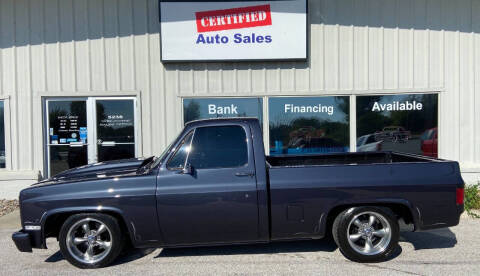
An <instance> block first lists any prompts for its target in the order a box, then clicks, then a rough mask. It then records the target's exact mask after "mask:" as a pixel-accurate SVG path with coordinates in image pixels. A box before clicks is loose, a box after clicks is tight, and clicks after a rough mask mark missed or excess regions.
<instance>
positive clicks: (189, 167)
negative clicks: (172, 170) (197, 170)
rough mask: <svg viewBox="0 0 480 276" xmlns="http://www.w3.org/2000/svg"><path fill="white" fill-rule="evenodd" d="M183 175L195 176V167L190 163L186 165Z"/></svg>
mask: <svg viewBox="0 0 480 276" xmlns="http://www.w3.org/2000/svg"><path fill="white" fill-rule="evenodd" d="M182 174H189V175H193V167H192V165H190V163H187V164H185V166H184V167H183V170H182Z"/></svg>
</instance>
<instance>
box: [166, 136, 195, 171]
mask: <svg viewBox="0 0 480 276" xmlns="http://www.w3.org/2000/svg"><path fill="white" fill-rule="evenodd" d="M191 141H192V132H190V133H189V134H188V135H187V136H185V138H184V139H183V141H182V143H181V144H180V146H179V147H178V149H177V151H176V152H175V154H174V155H173V157H172V158H170V160H169V161H168V163H167V168H169V169H171V170H178V169H183V166H185V159H186V158H187V156H188V153H189V152H190V142H191Z"/></svg>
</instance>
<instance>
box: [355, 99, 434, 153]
mask: <svg viewBox="0 0 480 276" xmlns="http://www.w3.org/2000/svg"><path fill="white" fill-rule="evenodd" d="M437 137H438V95H437V94H404V95H379V96H358V97H357V151H375V150H387V151H399V152H408V153H414V154H422V155H426V156H431V157H438V138H437Z"/></svg>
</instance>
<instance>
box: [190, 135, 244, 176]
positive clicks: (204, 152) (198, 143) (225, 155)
mask: <svg viewBox="0 0 480 276" xmlns="http://www.w3.org/2000/svg"><path fill="white" fill-rule="evenodd" d="M188 162H189V163H190V165H192V167H193V168H195V169H211V168H234V167H241V166H244V165H246V164H247V163H248V147H247V135H246V133H245V130H244V129H243V128H242V127H240V126H218V127H201V128H197V129H196V130H195V134H194V136H193V141H192V147H191V149H190V154H189V157H188Z"/></svg>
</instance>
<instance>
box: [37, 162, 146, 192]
mask: <svg viewBox="0 0 480 276" xmlns="http://www.w3.org/2000/svg"><path fill="white" fill-rule="evenodd" d="M152 160H153V157H149V158H132V159H123V160H115V161H107V162H99V163H94V164H89V165H85V166H81V167H77V168H73V169H70V170H66V171H64V172H61V173H59V174H57V175H55V176H53V177H51V178H49V179H46V180H44V181H41V182H39V183H36V184H33V185H32V186H38V185H51V184H55V183H62V182H71V181H80V180H88V179H92V178H94V179H98V178H106V177H119V176H124V175H131V174H135V173H136V172H137V170H138V169H139V168H140V167H141V166H142V165H143V164H146V163H149V162H150V161H152Z"/></svg>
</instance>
